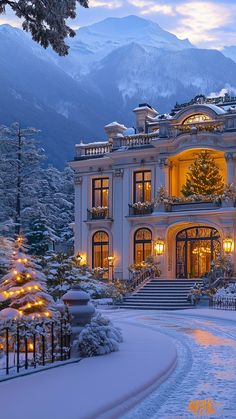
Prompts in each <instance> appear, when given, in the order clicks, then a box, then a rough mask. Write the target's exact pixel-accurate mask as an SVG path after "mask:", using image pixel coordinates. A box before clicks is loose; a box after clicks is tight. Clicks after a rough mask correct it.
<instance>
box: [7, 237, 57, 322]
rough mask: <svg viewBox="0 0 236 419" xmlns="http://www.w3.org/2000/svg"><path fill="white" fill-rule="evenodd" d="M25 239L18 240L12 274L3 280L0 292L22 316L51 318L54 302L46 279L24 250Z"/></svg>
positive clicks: (19, 238)
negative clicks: (47, 288) (48, 291)
mask: <svg viewBox="0 0 236 419" xmlns="http://www.w3.org/2000/svg"><path fill="white" fill-rule="evenodd" d="M22 245H23V239H22V238H21V237H18V239H17V240H16V250H15V252H14V258H13V262H12V267H11V270H10V272H9V273H8V274H7V275H5V276H4V277H3V278H2V283H1V285H0V291H1V292H2V293H3V295H4V297H5V298H6V299H9V300H10V305H9V306H10V307H11V308H14V309H17V310H19V313H20V314H22V315H31V316H32V317H41V316H43V317H50V316H51V315H52V314H53V308H54V300H53V298H52V297H51V296H50V295H49V294H48V293H47V290H46V277H45V275H44V274H42V273H41V272H39V271H38V270H37V266H36V265H35V264H34V263H33V262H32V260H31V259H30V258H29V256H27V255H26V254H25V252H24V249H23V246H22Z"/></svg>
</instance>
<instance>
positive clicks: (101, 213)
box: [87, 207, 110, 221]
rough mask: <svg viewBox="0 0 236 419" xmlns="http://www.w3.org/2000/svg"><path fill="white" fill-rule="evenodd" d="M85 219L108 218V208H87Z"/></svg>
mask: <svg viewBox="0 0 236 419" xmlns="http://www.w3.org/2000/svg"><path fill="white" fill-rule="evenodd" d="M87 219H88V221H91V220H108V219H110V214H109V208H107V207H97V208H92V209H91V210H89V209H88V210H87Z"/></svg>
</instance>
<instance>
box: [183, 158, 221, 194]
mask: <svg viewBox="0 0 236 419" xmlns="http://www.w3.org/2000/svg"><path fill="white" fill-rule="evenodd" d="M223 190H224V182H223V178H222V176H221V174H220V171H219V167H218V166H217V165H216V163H215V159H214V157H213V156H211V154H210V153H209V151H207V150H203V151H201V152H200V153H199V154H198V156H197V158H196V160H195V161H194V162H193V164H191V166H190V167H189V172H188V173H187V180H186V183H185V185H183V187H182V190H181V192H182V194H183V195H184V196H186V197H187V196H190V195H220V194H222V193H223Z"/></svg>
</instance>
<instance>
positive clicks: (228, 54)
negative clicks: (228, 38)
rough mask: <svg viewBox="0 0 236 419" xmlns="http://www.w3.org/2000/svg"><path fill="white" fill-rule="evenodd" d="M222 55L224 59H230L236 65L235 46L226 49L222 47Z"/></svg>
mask: <svg viewBox="0 0 236 419" xmlns="http://www.w3.org/2000/svg"><path fill="white" fill-rule="evenodd" d="M221 52H222V54H224V55H225V57H228V58H231V60H233V61H234V62H235V63H236V46H235V45H230V46H228V47H224V49H223V50H222V51H221Z"/></svg>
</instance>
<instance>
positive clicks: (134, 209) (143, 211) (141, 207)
mask: <svg viewBox="0 0 236 419" xmlns="http://www.w3.org/2000/svg"><path fill="white" fill-rule="evenodd" d="M153 211H154V204H152V203H146V204H145V203H137V204H129V215H130V216H132V215H137V216H138V215H139V216H142V215H148V214H152V213H153Z"/></svg>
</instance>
